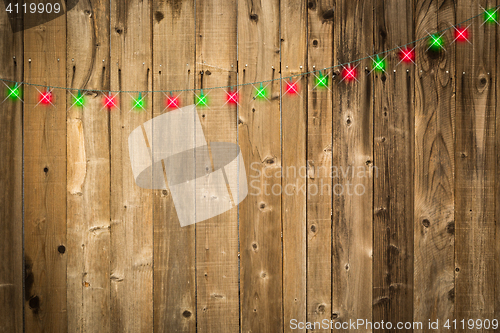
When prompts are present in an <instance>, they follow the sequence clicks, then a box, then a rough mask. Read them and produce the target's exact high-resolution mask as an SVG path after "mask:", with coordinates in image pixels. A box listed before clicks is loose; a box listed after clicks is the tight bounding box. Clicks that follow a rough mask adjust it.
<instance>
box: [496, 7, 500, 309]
mask: <svg viewBox="0 0 500 333" xmlns="http://www.w3.org/2000/svg"><path fill="white" fill-rule="evenodd" d="M496 5H497V6H500V0H497V1H496ZM496 43H497V48H498V46H499V45H500V33H499V32H498V31H497V34H496ZM496 54H497V61H496V72H495V83H496V92H497V93H496V110H495V112H496V128H495V138H496V147H497V152H496V158H497V164H496V168H497V169H496V175H497V176H496V179H495V183H496V192H495V193H496V196H495V202H496V204H495V207H496V211H495V221H497V223H496V229H495V231H496V232H495V244H496V246H495V282H496V284H495V318H500V286H499V284H500V242H499V240H500V223H498V221H500V204H499V200H500V176H499V175H498V172H499V171H500V150H498V147H500V106H499V105H498V104H499V103H498V102H499V101H500V80H499V79H498V78H499V77H500V66H499V65H498V62H499V61H500V52H497V53H496Z"/></svg>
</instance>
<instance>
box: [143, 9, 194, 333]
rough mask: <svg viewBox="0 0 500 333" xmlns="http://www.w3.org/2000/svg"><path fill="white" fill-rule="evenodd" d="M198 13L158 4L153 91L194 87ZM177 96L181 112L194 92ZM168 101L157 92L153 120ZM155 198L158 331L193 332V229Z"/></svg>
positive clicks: (161, 196) (165, 197)
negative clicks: (184, 225) (182, 225)
mask: <svg viewBox="0 0 500 333" xmlns="http://www.w3.org/2000/svg"><path fill="white" fill-rule="evenodd" d="M194 10H195V1H193V0H190V1H183V2H181V3H175V2H163V1H162V2H160V1H155V2H154V8H153V11H154V14H153V17H154V21H153V31H154V35H153V88H154V90H168V89H172V90H177V89H193V88H194V83H195V82H194V80H195V71H194V69H195V61H194V58H195V33H194V31H195V30H194V24H195V15H194ZM176 94H178V95H179V100H180V101H181V105H180V106H181V107H182V106H186V105H190V104H192V102H193V100H192V93H191V92H183V93H176ZM165 101H166V96H165V95H164V94H163V93H155V95H154V107H153V112H154V116H155V117H156V116H159V115H160V114H162V113H164V112H168V111H170V110H171V109H166V106H167V105H166V104H165V103H166V102H165ZM176 130H177V131H178V132H177V134H178V135H182V134H183V129H182V128H179V129H176ZM167 181H168V180H167ZM154 195H155V196H154V211H153V218H154V260H153V261H154V331H155V332H166V331H172V332H195V331H196V295H195V292H196V281H195V226H194V225H190V226H187V227H181V226H180V224H179V219H178V218H177V214H176V210H175V207H174V202H173V200H172V195H171V193H170V191H169V190H163V191H158V190H157V191H154Z"/></svg>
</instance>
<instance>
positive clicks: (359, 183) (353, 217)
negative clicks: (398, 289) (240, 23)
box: [332, 0, 376, 332]
mask: <svg viewBox="0 0 500 333" xmlns="http://www.w3.org/2000/svg"><path fill="white" fill-rule="evenodd" d="M372 15H373V5H372V2H366V1H350V0H349V1H347V0H346V1H337V4H336V7H335V17H334V24H335V26H334V33H335V35H334V44H335V54H334V64H336V65H338V64H343V63H347V62H349V61H352V60H353V59H359V58H363V57H364V56H366V54H371V53H372V49H371V44H372V40H373V32H372V27H373V17H372ZM356 65H358V63H354V64H352V66H353V67H354V66H356ZM366 65H367V63H366V62H362V63H361V64H359V66H358V67H357V68H356V70H357V73H358V82H356V81H355V82H347V81H346V80H342V78H341V76H342V75H341V74H342V67H340V68H339V67H337V68H336V70H335V74H336V77H335V81H334V83H333V84H334V85H335V87H334V91H333V92H334V95H333V100H334V104H333V143H334V145H333V147H332V154H333V157H332V158H333V166H334V168H336V169H335V170H338V173H336V174H334V175H333V198H334V199H333V231H332V233H333V244H332V247H333V253H332V270H333V275H332V294H333V300H332V312H333V315H332V317H333V319H335V320H336V321H339V322H349V320H357V319H358V318H364V319H365V320H371V319H372V256H373V242H372V237H373V232H372V230H373V226H372V211H373V210H372V209H373V207H372V200H373V197H372V195H373V177H376V173H374V172H375V171H376V169H375V168H374V164H373V80H374V79H373V76H367V72H366V71H365V66H366ZM360 172H361V173H360ZM342 331H343V332H345V331H348V330H342ZM368 331H370V330H367V332H368Z"/></svg>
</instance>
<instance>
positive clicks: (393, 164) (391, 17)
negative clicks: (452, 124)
mask: <svg viewBox="0 0 500 333" xmlns="http://www.w3.org/2000/svg"><path fill="white" fill-rule="evenodd" d="M375 13H377V14H376V15H375V16H374V26H373V38H374V47H375V52H382V51H385V50H388V49H391V48H392V47H394V45H404V44H406V43H407V42H408V41H411V40H414V39H415V38H414V32H413V31H414V30H413V22H414V20H413V6H412V3H411V2H406V3H404V2H403V3H402V2H401V1H397V0H390V1H376V2H375ZM400 13H404V15H400ZM411 47H413V45H411ZM386 56H387V58H386V61H387V64H388V67H387V70H386V72H385V73H380V74H377V75H375V80H374V110H373V128H374V129H373V132H374V133H373V150H374V157H373V163H374V165H375V166H376V170H375V174H374V175H373V176H374V177H373V180H374V184H373V186H374V188H373V320H374V321H378V322H380V321H382V320H383V321H385V322H392V323H397V322H405V321H410V322H411V321H412V319H413V303H414V302H413V202H414V196H413V154H414V147H413V142H414V78H415V68H416V67H415V66H414V65H413V64H412V63H409V64H405V63H403V62H401V63H400V58H399V53H398V52H396V53H394V52H391V53H389V54H384V55H383V56H382V58H384V57H386Z"/></svg>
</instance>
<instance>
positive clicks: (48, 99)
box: [38, 90, 52, 105]
mask: <svg viewBox="0 0 500 333" xmlns="http://www.w3.org/2000/svg"><path fill="white" fill-rule="evenodd" d="M38 104H42V105H49V104H52V91H50V90H46V91H44V92H40V94H38Z"/></svg>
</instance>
